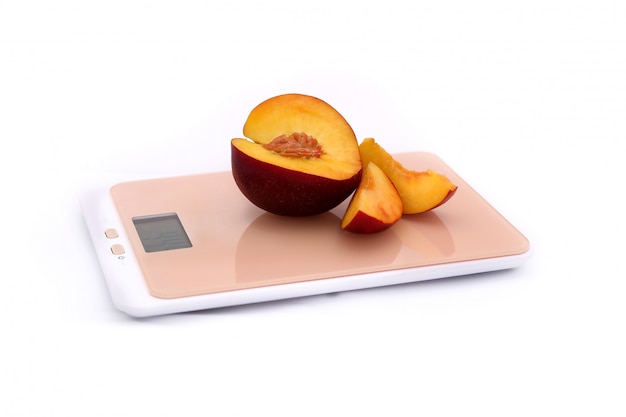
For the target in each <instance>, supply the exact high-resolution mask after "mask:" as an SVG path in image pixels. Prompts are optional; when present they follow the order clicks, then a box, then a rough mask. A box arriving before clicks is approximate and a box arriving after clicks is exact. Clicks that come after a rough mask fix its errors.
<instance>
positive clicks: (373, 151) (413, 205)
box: [359, 138, 457, 214]
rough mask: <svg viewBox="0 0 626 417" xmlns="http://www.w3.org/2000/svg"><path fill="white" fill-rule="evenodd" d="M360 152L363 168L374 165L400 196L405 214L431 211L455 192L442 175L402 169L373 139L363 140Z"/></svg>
mask: <svg viewBox="0 0 626 417" xmlns="http://www.w3.org/2000/svg"><path fill="white" fill-rule="evenodd" d="M359 150H360V152H361V159H362V161H363V165H364V166H365V165H366V164H368V163H369V162H374V163H375V164H376V165H378V166H379V167H380V169H382V170H383V172H384V173H385V174H386V175H387V176H388V177H389V179H390V180H391V182H392V183H393V185H394V186H395V187H396V189H397V190H398V193H399V194H400V198H401V199H402V204H403V207H404V208H403V213H404V214H416V213H423V212H425V211H428V210H432V209H434V208H436V207H439V206H440V205H442V204H443V203H445V202H446V201H448V200H449V199H450V198H452V196H453V195H454V193H455V192H456V189H457V186H456V185H454V184H453V183H452V181H450V180H449V179H448V178H447V177H446V176H445V175H442V174H439V173H437V172H435V171H433V170H431V169H429V170H426V171H412V170H409V169H407V168H405V167H404V166H403V165H402V164H400V163H399V162H398V161H396V160H395V159H394V158H393V157H392V156H391V155H390V154H389V153H388V152H387V151H386V150H385V149H383V148H382V147H381V146H380V145H379V144H378V143H376V141H375V140H374V139H372V138H367V139H364V140H363V142H361V145H359Z"/></svg>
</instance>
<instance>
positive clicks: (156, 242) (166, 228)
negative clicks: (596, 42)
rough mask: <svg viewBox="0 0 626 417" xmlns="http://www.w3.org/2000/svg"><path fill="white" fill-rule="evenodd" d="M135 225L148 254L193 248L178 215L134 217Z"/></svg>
mask: <svg viewBox="0 0 626 417" xmlns="http://www.w3.org/2000/svg"><path fill="white" fill-rule="evenodd" d="M133 224H134V225H135V229H137V233H138V234H139V239H140V240H141V244H142V245H143V248H144V250H145V251H146V252H148V253H150V252H162V251H166V250H173V249H184V248H190V247H191V246H192V245H191V241H190V240H189V237H188V236H187V233H186V232H185V229H184V228H183V225H182V223H181V222H180V219H179V218H178V215H177V214H176V213H165V214H156V215H150V216H140V217H133Z"/></svg>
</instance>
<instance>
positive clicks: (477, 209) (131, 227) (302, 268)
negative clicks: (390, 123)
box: [82, 152, 531, 317]
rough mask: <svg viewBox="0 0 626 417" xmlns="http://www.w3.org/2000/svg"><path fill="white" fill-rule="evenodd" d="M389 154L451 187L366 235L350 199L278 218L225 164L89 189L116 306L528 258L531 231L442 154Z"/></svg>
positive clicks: (318, 290)
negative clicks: (444, 198)
mask: <svg viewBox="0 0 626 417" xmlns="http://www.w3.org/2000/svg"><path fill="white" fill-rule="evenodd" d="M394 158H396V159H397V160H398V161H399V162H401V163H402V164H403V165H405V166H406V167H410V169H413V170H418V171H420V170H426V169H429V168H431V169H434V170H435V171H437V172H440V173H442V174H444V175H446V176H448V178H450V179H451V180H452V182H454V183H455V184H456V185H457V186H458V189H457V192H456V194H455V195H454V196H453V197H452V199H450V200H449V201H448V202H447V203H445V204H444V205H442V206H440V207H438V208H436V209H434V210H432V211H429V212H426V213H422V214H416V215H404V216H403V218H402V219H401V220H400V221H398V222H397V223H396V224H395V225H393V226H392V227H391V228H389V229H387V230H385V231H383V232H381V233H377V234H372V235H358V234H352V233H349V232H346V231H344V230H342V229H341V227H340V223H341V218H342V216H343V213H344V212H345V209H346V207H347V204H348V202H349V198H348V199H347V200H346V201H345V202H344V203H342V204H341V205H339V206H338V207H336V208H335V209H333V210H331V211H329V212H327V213H324V214H321V215H317V216H312V217H299V218H292V217H282V216H277V215H274V214H270V213H267V212H265V211H263V210H261V209H259V208H257V207H256V206H254V205H253V204H252V203H250V202H249V201H248V200H247V199H246V198H245V197H244V196H243V194H242V193H241V192H240V191H239V189H238V187H237V185H236V184H235V182H234V180H233V177H232V173H231V172H230V171H224V172H214V173H205V174H194V175H187V176H173V177H166V178H147V179H135V180H126V181H113V182H110V183H106V184H103V185H101V186H94V187H92V188H91V189H89V190H88V191H87V192H86V193H85V194H84V195H83V198H82V207H83V212H84V216H85V219H86V224H87V227H88V229H89V233H90V236H91V239H92V241H93V245H94V248H95V252H96V254H97V257H98V259H99V262H100V265H101V268H102V271H103V273H104V278H105V280H106V283H107V286H108V289H109V292H110V295H111V298H112V300H113V303H114V305H115V306H116V307H117V308H118V309H119V310H121V311H123V312H125V313H127V314H129V315H132V316H137V317H143V316H154V315H161V314H170V313H178V312H185V311H194V310H203V309H211V308H216V307H224V306H232V305H240V304H248V303H257V302H263V301H270V300H278V299H285V298H293V297H302V296H309V295H315V294H323V293H332V292H340V291H348V290H356V289H362V288H371V287H378V286H386V285H394V284H402V283H408V282H415V281H423V280H430V279H436V278H445V277H452V276H459V275H466V274H473V273H479V272H486V271H494V270H501V269H508V268H514V267H516V266H518V265H520V264H521V263H522V262H523V261H525V260H526V259H527V258H528V257H529V256H530V252H531V251H530V245H529V242H528V240H527V239H526V238H525V237H524V236H523V235H522V234H521V233H520V232H519V231H518V230H517V229H516V228H515V227H514V226H513V225H512V224H511V223H509V222H508V221H507V220H506V219H505V218H504V217H503V216H502V215H501V214H500V213H498V212H497V211H496V210H495V209H494V208H493V207H492V206H491V205H490V204H489V203H488V202H487V201H485V200H484V199H483V198H482V197H481V196H480V195H479V194H478V193H476V191H474V190H473V189H472V188H471V187H470V186H469V185H468V184H467V183H466V182H465V181H463V179H462V178H460V177H459V176H458V175H457V174H456V173H455V172H454V171H453V170H452V169H451V168H450V167H448V166H447V165H446V164H445V163H444V162H443V161H442V160H441V159H440V158H439V157H437V156H436V155H434V154H430V153H423V152H413V153H402V154H396V155H394Z"/></svg>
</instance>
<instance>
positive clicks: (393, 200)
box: [341, 162, 402, 233]
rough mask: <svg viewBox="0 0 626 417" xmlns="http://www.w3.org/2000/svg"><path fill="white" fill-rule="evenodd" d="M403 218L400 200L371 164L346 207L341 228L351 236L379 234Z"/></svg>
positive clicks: (388, 180) (380, 172)
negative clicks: (350, 233)
mask: <svg viewBox="0 0 626 417" xmlns="http://www.w3.org/2000/svg"><path fill="white" fill-rule="evenodd" d="M401 217H402V200H401V199H400V195H399V194H398V192H397V191H396V187H394V185H393V183H392V182H391V180H390V179H389V177H387V175H385V173H384V172H383V171H382V170H381V169H380V168H379V167H378V166H376V164H374V163H373V162H370V163H368V164H367V166H366V167H365V171H364V172H363V177H362V178H361V182H360V184H359V186H358V187H357V189H356V192H355V193H354V195H353V196H352V199H351V200H350V204H348V208H347V209H346V212H345V214H344V216H343V219H342V221H341V228H342V229H344V230H347V231H349V232H353V233H378V232H381V231H383V230H385V229H387V228H388V227H390V226H391V225H393V224H394V223H396V222H397V221H398V220H400V218H401Z"/></svg>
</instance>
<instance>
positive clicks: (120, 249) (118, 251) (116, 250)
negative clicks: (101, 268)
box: [111, 245, 126, 255]
mask: <svg viewBox="0 0 626 417" xmlns="http://www.w3.org/2000/svg"><path fill="white" fill-rule="evenodd" d="M111 252H112V253H113V255H123V254H124V253H125V252H126V251H125V250H124V246H122V245H113V246H111Z"/></svg>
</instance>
